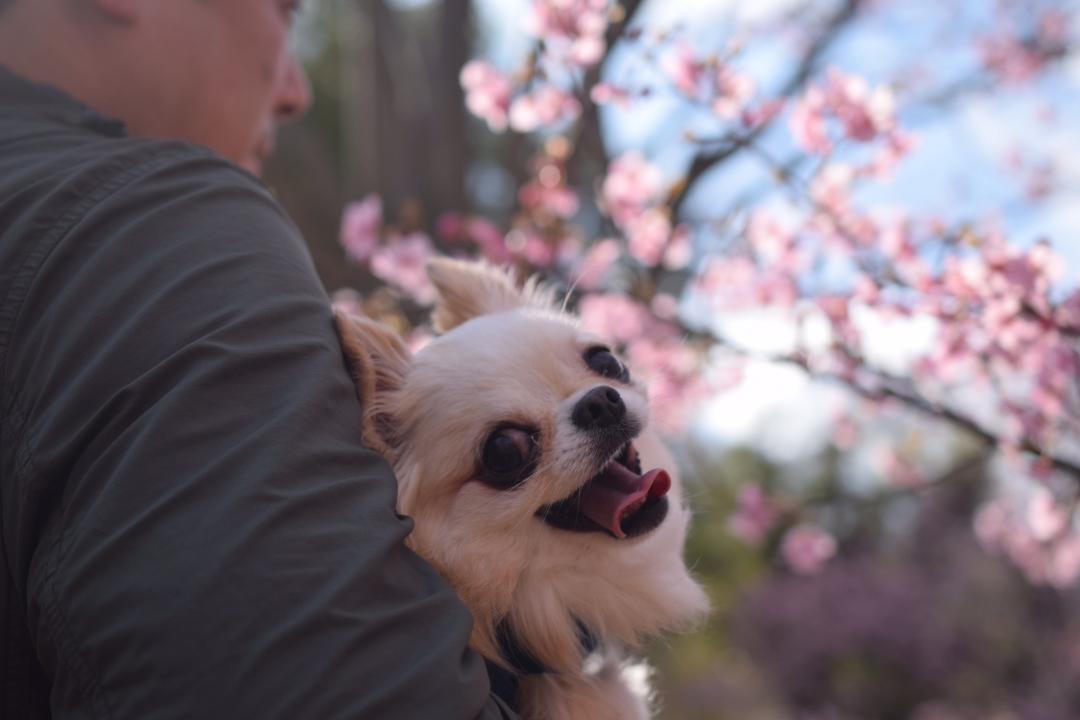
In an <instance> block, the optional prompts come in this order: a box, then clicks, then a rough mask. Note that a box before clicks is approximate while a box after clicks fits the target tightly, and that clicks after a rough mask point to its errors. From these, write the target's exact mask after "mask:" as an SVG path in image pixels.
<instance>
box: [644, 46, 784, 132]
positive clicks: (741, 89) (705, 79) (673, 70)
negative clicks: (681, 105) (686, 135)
mask: <svg viewBox="0 0 1080 720" xmlns="http://www.w3.org/2000/svg"><path fill="white" fill-rule="evenodd" d="M661 67H662V69H663V70H664V72H665V73H666V74H667V76H668V78H669V79H670V80H671V82H672V83H673V84H674V85H675V88H676V90H678V91H679V92H680V93H682V94H683V95H685V96H686V97H688V98H690V99H691V100H693V101H695V102H698V103H703V104H706V105H708V106H709V107H710V108H712V111H713V112H714V113H716V114H717V115H718V116H719V117H721V118H723V119H725V120H731V119H734V118H738V117H740V116H741V115H742V114H743V112H744V111H746V110H747V106H748V104H749V102H750V100H752V99H753V97H754V81H753V79H752V78H751V77H750V76H748V75H745V74H742V73H740V72H737V71H736V70H735V69H734V68H733V67H732V66H731V64H730V63H727V62H724V61H722V60H720V59H719V58H718V57H716V56H715V55H710V56H708V57H700V56H698V55H697V53H696V52H695V51H694V48H693V47H692V46H690V45H689V44H688V43H679V44H677V45H676V46H675V48H674V49H673V50H672V52H670V53H669V54H668V55H666V56H665V57H664V59H663V61H662V62H661ZM769 107H770V109H771V108H774V107H775V105H774V104H771V105H770V106H769ZM757 112H759V113H760V112H761V111H760V110H758V111H757ZM759 121H760V120H759Z"/></svg>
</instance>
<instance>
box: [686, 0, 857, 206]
mask: <svg viewBox="0 0 1080 720" xmlns="http://www.w3.org/2000/svg"><path fill="white" fill-rule="evenodd" d="M862 2H863V0H844V3H843V4H842V5H841V6H840V8H839V9H838V10H837V12H836V14H835V15H833V16H832V17H831V18H830V19H829V21H828V22H827V23H826V24H825V27H824V28H823V30H822V31H821V33H820V34H819V35H818V36H817V37H816V38H815V39H814V42H813V43H811V45H810V47H809V48H808V49H807V51H806V54H805V55H804V56H803V58H802V60H801V61H800V62H799V66H798V68H796V70H795V72H794V74H792V76H791V77H790V78H788V81H787V82H786V83H785V84H784V85H783V87H782V88H781V90H780V92H779V94H778V95H777V97H785V98H786V97H790V96H792V95H793V94H795V93H796V92H797V91H798V90H800V89H801V88H802V87H803V85H805V84H806V81H807V80H808V79H809V78H810V76H811V75H812V74H813V73H814V71H815V70H817V64H818V61H819V60H820V59H821V56H822V55H823V54H824V53H825V51H826V50H828V48H829V46H831V45H832V43H833V41H835V40H836V38H837V36H838V35H839V33H840V30H841V29H842V28H843V27H844V25H846V24H847V23H848V22H849V21H850V20H851V19H852V18H853V17H854V16H855V13H856V12H857V11H858V9H859V6H860V5H861V4H862ZM774 122H775V120H768V121H766V122H764V123H762V124H761V125H759V126H757V127H756V128H754V129H753V130H750V131H749V132H746V133H743V134H741V135H735V136H732V138H731V139H730V141H729V142H728V144H727V145H725V146H724V147H722V148H720V149H718V150H714V151H711V152H702V153H699V154H698V155H696V156H695V157H694V159H693V160H692V161H691V162H690V167H689V168H688V169H687V171H686V175H685V177H684V178H683V180H682V181H681V182H679V183H678V184H676V185H675V187H673V188H672V189H671V192H669V194H668V197H667V201H666V204H667V206H668V208H669V209H670V211H671V216H672V217H673V218H677V217H678V216H679V213H680V211H681V210H682V206H683V203H684V202H686V197H687V195H689V193H690V190H691V189H692V188H693V186H694V184H695V183H696V182H697V181H698V180H699V179H700V178H701V177H702V176H704V175H705V174H706V173H708V172H709V171H710V170H712V169H713V168H715V167H716V166H717V165H720V164H721V163H723V162H725V161H726V160H728V159H730V158H731V157H733V156H735V155H736V154H738V153H739V152H740V151H741V150H743V149H744V148H745V147H746V146H748V145H750V144H751V143H753V142H754V141H755V140H757V139H758V138H759V137H760V136H761V135H762V134H764V133H765V132H766V131H767V130H768V129H769V128H771V127H772V125H773V123H774Z"/></svg>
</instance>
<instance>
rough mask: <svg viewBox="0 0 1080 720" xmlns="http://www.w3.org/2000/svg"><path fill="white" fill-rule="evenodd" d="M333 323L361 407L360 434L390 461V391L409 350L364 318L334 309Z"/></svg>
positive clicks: (395, 441)
mask: <svg viewBox="0 0 1080 720" xmlns="http://www.w3.org/2000/svg"><path fill="white" fill-rule="evenodd" d="M334 325H335V326H336V327H337V333H338V338H339V339H340V340H341V350H342V352H343V353H344V355H345V364H346V365H347V366H348V368H349V372H350V374H352V377H353V382H354V383H355V384H356V392H357V395H359V397H360V405H361V406H362V407H363V411H364V414H363V419H362V421H361V428H360V435H361V437H362V438H363V440H364V443H365V444H366V445H367V446H368V447H370V448H371V449H372V450H375V451H376V452H378V453H379V454H380V455H382V456H383V457H385V458H386V459H387V460H389V461H390V462H393V461H394V460H395V458H396V455H397V448H398V445H399V444H400V438H399V437H398V434H397V431H398V428H397V423H396V421H395V419H394V415H393V411H392V400H393V394H394V392H395V391H397V390H399V389H400V388H401V385H402V382H403V381H404V379H405V373H406V372H407V371H408V368H409V363H410V362H411V359H412V354H411V353H410V352H409V349H408V348H407V347H406V346H405V343H404V342H403V341H402V340H401V337H399V336H398V334H397V333H396V332H394V331H393V330H391V329H390V328H388V327H386V326H385V325H382V324H380V323H377V322H375V321H373V320H370V319H368V318H365V317H360V316H357V315H349V314H348V313H344V312H342V311H340V310H338V311H335V312H334Z"/></svg>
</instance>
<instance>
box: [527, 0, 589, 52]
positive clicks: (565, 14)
mask: <svg viewBox="0 0 1080 720" xmlns="http://www.w3.org/2000/svg"><path fill="white" fill-rule="evenodd" d="M609 6H610V2H609V1H608V0H534V1H533V3H532V8H531V13H530V15H529V18H528V20H527V22H526V30H527V31H528V32H529V33H530V34H531V35H533V36H535V37H538V38H539V37H542V38H544V41H545V42H546V43H549V44H551V45H554V46H555V48H556V52H561V53H562V54H565V55H566V56H567V57H568V58H569V59H570V60H571V61H572V62H573V63H575V64H577V65H580V66H582V67H589V66H592V65H595V64H596V63H598V62H600V59H601V58H602V57H603V56H604V50H605V49H606V47H607V44H606V43H605V41H604V32H605V31H606V30H607V26H608V20H607V17H608V10H609Z"/></svg>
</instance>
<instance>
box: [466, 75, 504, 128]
mask: <svg viewBox="0 0 1080 720" xmlns="http://www.w3.org/2000/svg"><path fill="white" fill-rule="evenodd" d="M461 87H462V88H463V89H464V90H465V105H466V106H467V107H468V108H469V112H471V113H472V114H473V115H476V116H477V117H479V118H481V119H483V120H484V121H486V122H487V124H488V127H489V128H491V129H492V130H493V131H495V132H502V131H503V130H505V129H506V125H507V122H508V119H509V115H508V113H509V110H510V93H511V91H512V84H511V82H510V79H509V78H508V77H506V76H505V75H503V74H502V73H500V72H499V71H498V70H496V69H495V67H494V66H492V65H491V64H490V63H487V62H484V61H482V60H472V61H470V62H468V63H466V65H465V67H463V68H462V69H461Z"/></svg>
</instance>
